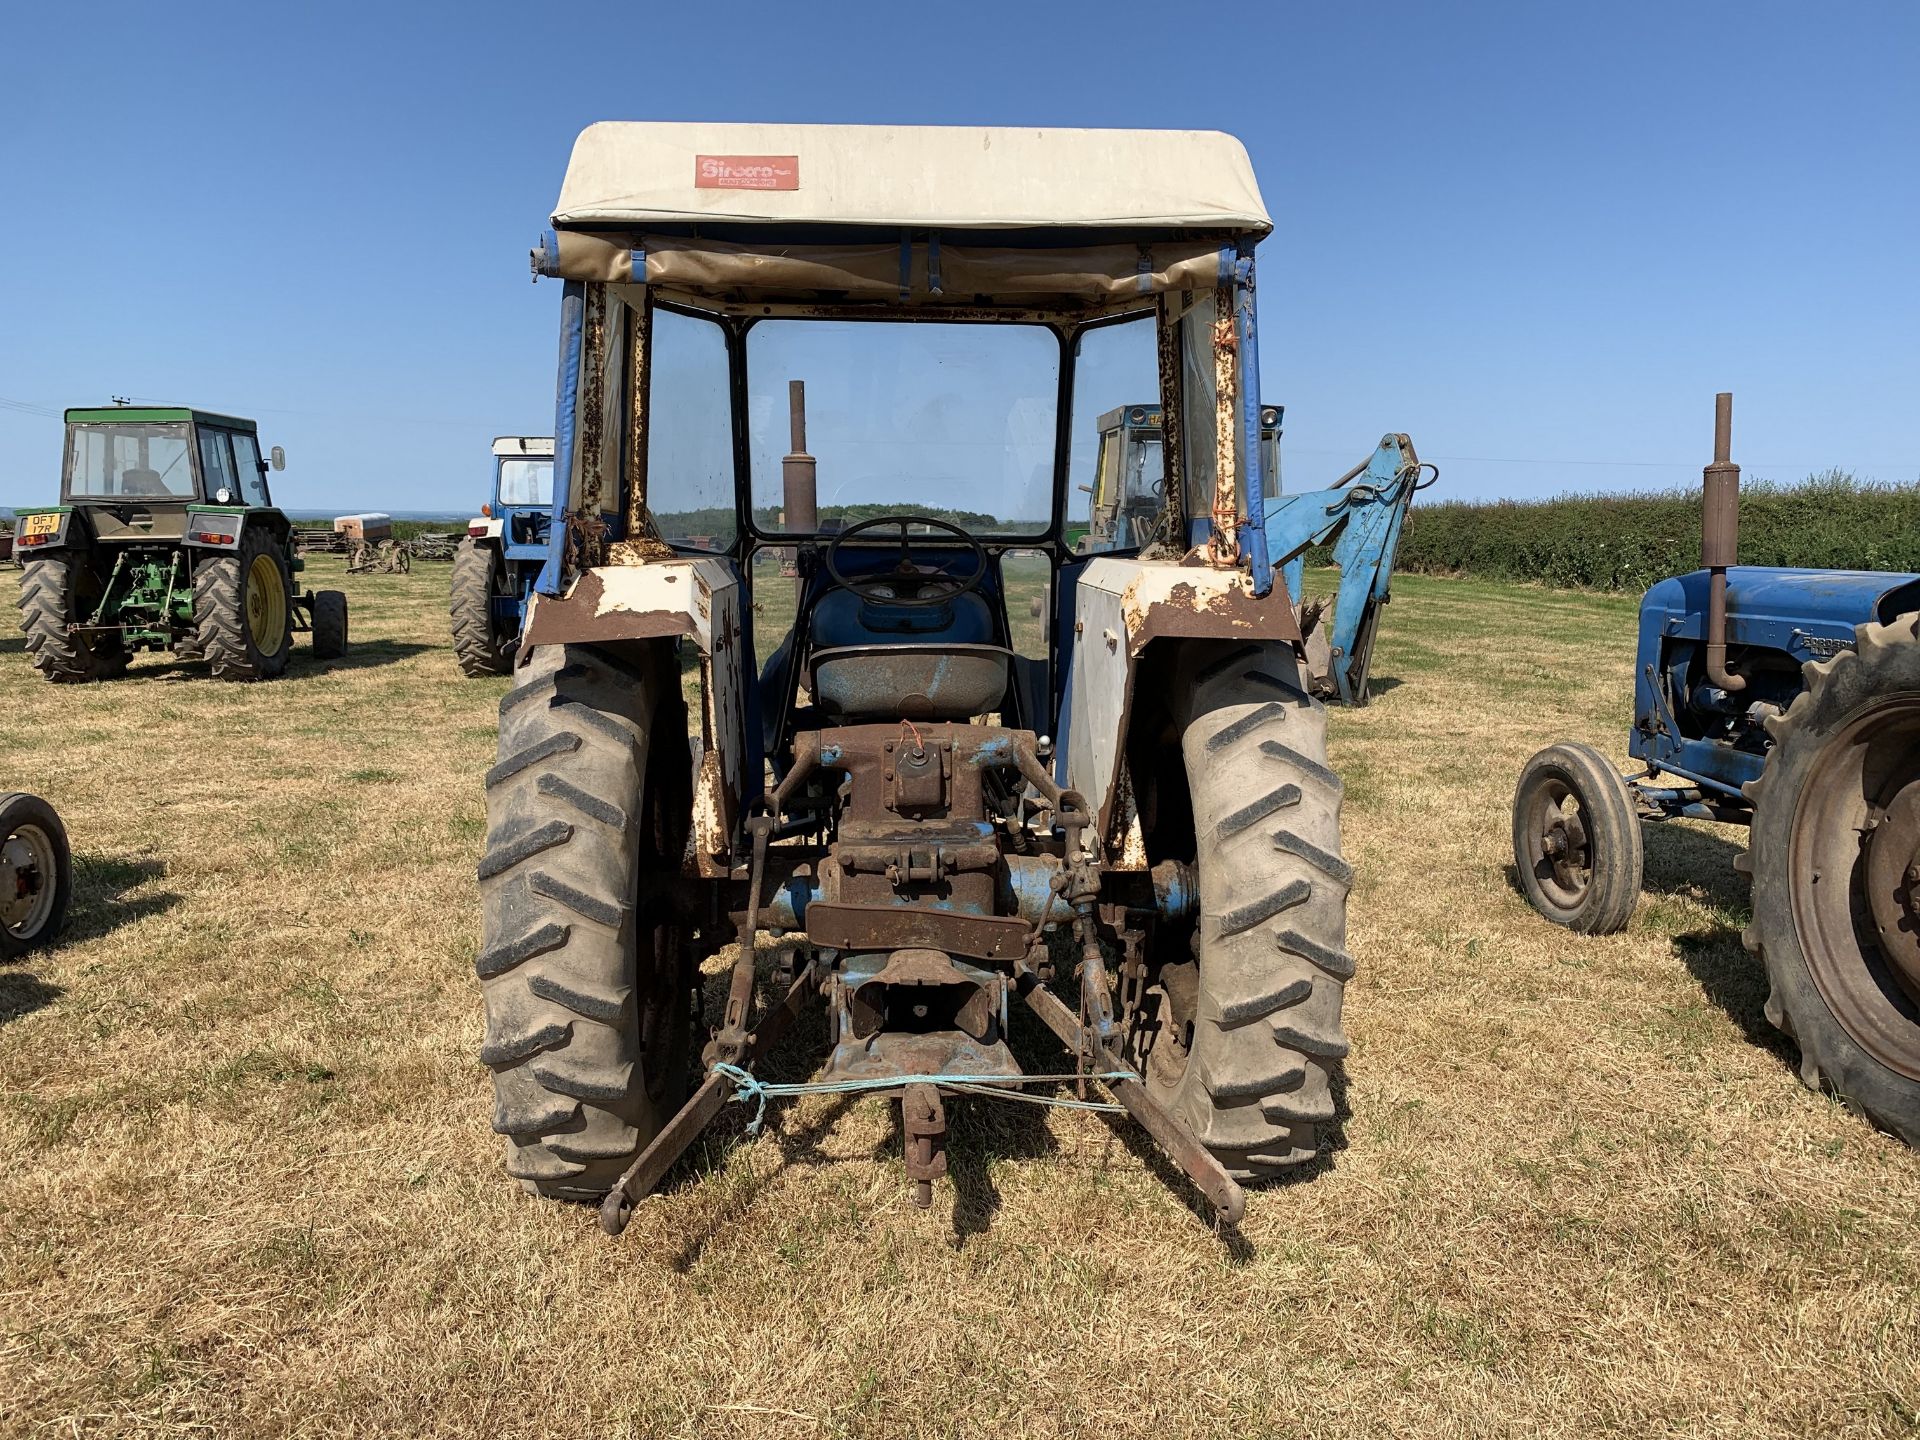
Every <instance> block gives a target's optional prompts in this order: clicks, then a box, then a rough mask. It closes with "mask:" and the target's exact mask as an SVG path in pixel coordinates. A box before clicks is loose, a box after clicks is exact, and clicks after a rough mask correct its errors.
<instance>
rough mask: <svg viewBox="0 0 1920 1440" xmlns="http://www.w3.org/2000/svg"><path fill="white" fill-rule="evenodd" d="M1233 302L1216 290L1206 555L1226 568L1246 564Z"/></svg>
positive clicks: (1228, 293) (1226, 291) (1224, 289)
mask: <svg viewBox="0 0 1920 1440" xmlns="http://www.w3.org/2000/svg"><path fill="white" fill-rule="evenodd" d="M1233 300H1234V296H1233V287H1232V286H1231V285H1225V284H1223V285H1221V286H1220V287H1219V288H1218V289H1217V290H1216V291H1214V298H1213V435H1214V472H1213V534H1212V536H1211V537H1210V538H1209V539H1208V541H1207V547H1206V556H1207V560H1208V562H1209V563H1210V564H1213V565H1218V566H1221V567H1223V568H1225V567H1230V566H1233V565H1237V564H1239V562H1240V538H1239V536H1240V466H1239V448H1238V442H1239V438H1240V423H1239V395H1240V388H1239V381H1240V332H1239V327H1238V326H1237V324H1236V323H1235V312H1234V304H1233Z"/></svg>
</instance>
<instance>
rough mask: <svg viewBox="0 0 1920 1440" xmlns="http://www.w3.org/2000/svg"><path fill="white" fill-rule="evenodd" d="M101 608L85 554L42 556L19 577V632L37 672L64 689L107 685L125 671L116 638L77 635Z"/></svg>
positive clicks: (124, 658)
mask: <svg viewBox="0 0 1920 1440" xmlns="http://www.w3.org/2000/svg"><path fill="white" fill-rule="evenodd" d="M99 603H100V583H99V579H98V577H97V576H96V575H95V574H94V571H93V567H92V565H91V564H89V563H88V556H87V555H85V554H84V553H69V554H53V555H43V556H38V557H36V558H34V559H32V560H29V561H27V563H26V571H25V573H24V574H23V575H22V576H21V577H20V629H21V630H22V631H23V632H24V633H25V635H26V637H27V653H28V654H29V655H31V656H32V657H33V668H34V669H36V670H38V671H39V672H40V673H41V674H42V675H44V676H46V677H47V679H49V680H53V681H56V682H59V683H62V684H78V683H80V682H82V681H86V680H107V679H111V678H112V677H113V676H115V675H119V674H121V673H123V672H124V671H125V670H126V668H127V649H126V646H124V645H123V644H121V643H120V637H119V636H118V635H117V634H109V633H104V632H102V633H96V634H92V635H76V634H74V633H73V632H72V630H71V629H70V628H69V627H70V626H74V625H79V624H83V623H84V622H85V621H86V620H87V618H88V617H89V616H90V615H91V613H92V611H93V608H94V607H95V606H96V605H98V604H99Z"/></svg>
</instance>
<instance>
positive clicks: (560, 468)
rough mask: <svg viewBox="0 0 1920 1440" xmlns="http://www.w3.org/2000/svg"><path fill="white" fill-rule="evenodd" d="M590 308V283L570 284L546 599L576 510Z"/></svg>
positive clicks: (542, 588) (557, 400)
mask: <svg viewBox="0 0 1920 1440" xmlns="http://www.w3.org/2000/svg"><path fill="white" fill-rule="evenodd" d="M586 305H587V287H586V283H585V282H584V281H580V280H569V281H567V282H566V290H565V293H564V294H562V296H561V297H560V374H559V377H558V380H557V381H556V383H555V387H554V422H553V507H552V511H551V514H552V519H553V528H552V530H551V531H550V532H549V535H548V545H547V558H546V560H545V562H544V563H543V564H542V565H541V567H540V577H539V579H538V580H537V581H535V583H534V588H535V589H536V590H538V591H539V592H540V593H541V594H542V595H558V594H559V593H560V591H561V572H562V570H563V569H564V568H565V567H564V558H565V554H566V544H565V540H566V534H567V512H568V511H569V510H571V509H572V508H573V507H572V501H573V430H574V423H573V422H574V407H575V405H576V403H577V402H578V400H579V395H580V341H581V330H582V327H583V325H584V323H585V319H586Z"/></svg>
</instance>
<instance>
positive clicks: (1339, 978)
mask: <svg viewBox="0 0 1920 1440" xmlns="http://www.w3.org/2000/svg"><path fill="white" fill-rule="evenodd" d="M1180 669H1181V670H1182V671H1183V672H1185V673H1184V675H1182V676H1179V677H1177V678H1176V682H1175V683H1176V687H1177V690H1176V693H1178V694H1180V695H1181V696H1182V699H1181V700H1180V701H1179V702H1178V703H1177V705H1176V710H1175V717H1174V718H1175V724H1176V726H1177V727H1178V728H1179V731H1180V735H1181V747H1182V750H1183V752H1184V755H1185V760H1186V768H1187V776H1188V784H1189V788H1190V791H1191V795H1192V803H1193V824H1194V835H1195V837H1196V846H1197V865H1198V871H1199V887H1200V908H1201V915H1200V920H1199V932H1198V935H1197V937H1196V944H1195V953H1196V956H1197V959H1198V978H1197V985H1196V991H1195V1000H1194V1004H1193V1019H1192V1040H1191V1044H1190V1047H1189V1058H1188V1062H1187V1064H1186V1066H1185V1068H1184V1070H1183V1071H1182V1072H1181V1073H1180V1075H1179V1076H1178V1078H1177V1079H1176V1080H1173V1081H1172V1082H1168V1081H1167V1080H1166V1079H1165V1078H1164V1077H1162V1078H1160V1079H1158V1080H1155V1079H1154V1078H1153V1077H1152V1075H1151V1067H1150V1086H1151V1087H1152V1088H1154V1089H1155V1091H1156V1093H1157V1094H1158V1097H1159V1098H1160V1099H1161V1101H1162V1103H1164V1104H1167V1105H1168V1106H1169V1108H1170V1109H1172V1110H1173V1112H1174V1113H1175V1114H1176V1115H1178V1116H1179V1117H1180V1118H1181V1119H1182V1120H1183V1121H1185V1123H1186V1124H1187V1125H1188V1126H1189V1127H1190V1128H1191V1129H1192V1130H1193V1131H1194V1133H1195V1134H1196V1135H1198V1136H1199V1138H1200V1139H1201V1141H1202V1142H1203V1143H1205V1144H1206V1146H1207V1147H1208V1148H1209V1149H1210V1150H1211V1151H1212V1152H1213V1153H1214V1154H1215V1156H1217V1157H1218V1158H1219V1159H1220V1160H1221V1161H1222V1163H1223V1164H1225V1165H1226V1167H1227V1169H1228V1170H1229V1171H1230V1172H1231V1173H1233V1174H1234V1175H1235V1176H1237V1177H1239V1178H1242V1179H1258V1178H1261V1177H1265V1176H1270V1175H1275V1174H1279V1173H1281V1172H1283V1171H1286V1170H1290V1169H1293V1168H1295V1167H1298V1166H1300V1165H1303V1164H1306V1163H1309V1162H1311V1161H1312V1160H1313V1159H1314V1158H1315V1157H1316V1156H1317V1155H1318V1154H1319V1153H1320V1151H1321V1149H1322V1147H1323V1143H1324V1140H1325V1138H1326V1137H1325V1134H1324V1130H1325V1127H1327V1126H1329V1125H1330V1124H1331V1123H1333V1122H1334V1121H1335V1119H1336V1116H1337V1109H1338V1102H1337V1091H1338V1088H1339V1078H1338V1072H1339V1067H1340V1062H1341V1058H1342V1057H1343V1056H1345V1054H1346V1053H1347V1039H1346V1034H1345V1031H1344V1029H1343V1028H1342V1024H1341V1004H1342V1000H1343V992H1344V988H1345V982H1346V979H1347V978H1348V977H1349V976H1350V975H1351V974H1352V973H1353V962H1352V960H1351V959H1350V958H1349V957H1348V955H1347V953H1346V930H1347V892H1348V889H1349V887H1350V884H1351V881H1352V872H1351V871H1350V870H1349V869H1348V867H1347V865H1346V864H1345V862H1344V861H1343V860H1341V858H1340V807H1341V784H1340V780H1339V777H1338V776H1337V775H1336V774H1335V773H1334V772H1333V770H1332V769H1330V768H1329V767H1328V765H1327V764H1326V753H1327V751H1326V711H1325V707H1323V706H1322V705H1321V704H1320V702H1319V701H1317V700H1315V699H1313V698H1312V696H1311V695H1310V694H1309V693H1308V690H1307V677H1306V676H1305V675H1304V674H1303V673H1302V672H1301V669H1300V663H1299V661H1298V659H1297V657H1296V656H1295V654H1294V652H1293V649H1292V647H1290V646H1285V645H1278V644H1263V645H1245V646H1238V647H1222V646H1219V645H1196V646H1194V647H1192V652H1191V653H1190V654H1189V655H1187V656H1184V657H1182V660H1181V664H1180ZM1183 682H1184V683H1183ZM1249 796H1253V797H1256V798H1254V799H1252V800H1249Z"/></svg>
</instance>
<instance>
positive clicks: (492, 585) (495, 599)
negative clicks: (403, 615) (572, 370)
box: [447, 435, 553, 676]
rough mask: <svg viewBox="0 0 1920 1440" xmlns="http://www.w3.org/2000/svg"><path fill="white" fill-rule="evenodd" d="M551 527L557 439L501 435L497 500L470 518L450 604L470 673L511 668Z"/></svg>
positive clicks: (496, 453)
mask: <svg viewBox="0 0 1920 1440" xmlns="http://www.w3.org/2000/svg"><path fill="white" fill-rule="evenodd" d="M552 525H553V437H552V436H551V435H503V436H501V437H500V438H499V439H498V440H495V441H494V442H493V498H492V500H490V501H489V502H488V503H487V504H486V505H485V506H484V507H482V510H481V513H480V514H479V515H478V516H477V517H476V518H474V519H473V520H470V521H468V522H467V538H466V539H465V540H462V541H461V542H460V548H459V549H458V550H456V551H455V552H454V556H453V582H452V589H451V592H450V594H449V596H448V602H447V608H448V609H449V610H450V611H451V612H452V615H453V653H454V655H455V656H456V657H457V658H458V659H459V661H460V668H461V669H462V670H464V671H465V672H466V673H467V674H468V675H474V676H478V675H504V674H506V673H507V671H508V670H509V669H511V668H512V665H513V655H514V650H515V648H516V647H517V646H518V645H519V643H520V620H521V617H522V616H523V615H524V614H525V613H526V608H527V597H528V596H529V595H531V594H532V593H533V582H534V579H535V577H536V576H538V575H539V573H540V567H541V566H542V565H543V564H545V563H546V559H547V536H548V534H549V533H550V531H551V528H552Z"/></svg>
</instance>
